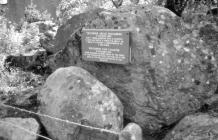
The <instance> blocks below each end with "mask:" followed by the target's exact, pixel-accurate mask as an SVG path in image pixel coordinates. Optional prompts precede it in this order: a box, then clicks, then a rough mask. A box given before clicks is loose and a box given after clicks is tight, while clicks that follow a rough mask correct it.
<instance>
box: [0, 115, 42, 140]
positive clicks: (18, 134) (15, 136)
mask: <svg viewBox="0 0 218 140" xmlns="http://www.w3.org/2000/svg"><path fill="white" fill-rule="evenodd" d="M20 128H23V129H26V130H28V131H31V132H33V133H35V134H37V133H38V132H39V124H38V123H37V121H36V120H35V119H33V118H25V119H22V118H5V119H0V139H1V138H3V140H36V139H37V136H36V135H33V134H31V133H28V132H26V131H24V130H22V129H20Z"/></svg>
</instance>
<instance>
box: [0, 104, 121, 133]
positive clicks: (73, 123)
mask: <svg viewBox="0 0 218 140" xmlns="http://www.w3.org/2000/svg"><path fill="white" fill-rule="evenodd" d="M0 105H1V106H4V107H6V108H11V109H15V110H19V111H21V112H26V113H29V114H34V115H37V116H40V117H45V118H50V119H53V120H56V121H60V122H64V123H68V124H72V125H76V126H80V127H83V128H88V129H91V130H97V131H100V132H106V133H110V134H114V135H119V134H120V133H119V132H116V131H112V130H108V129H102V128H98V127H93V126H88V125H83V124H80V123H76V122H72V121H68V120H63V119H60V118H56V117H52V116H49V115H45V114H41V113H35V112H32V111H29V110H26V109H21V108H18V107H14V106H10V105H6V104H4V103H0Z"/></svg>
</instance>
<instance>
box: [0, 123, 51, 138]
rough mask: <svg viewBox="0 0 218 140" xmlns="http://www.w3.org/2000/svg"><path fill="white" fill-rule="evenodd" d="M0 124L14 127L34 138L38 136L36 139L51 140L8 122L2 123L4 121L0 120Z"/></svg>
mask: <svg viewBox="0 0 218 140" xmlns="http://www.w3.org/2000/svg"><path fill="white" fill-rule="evenodd" d="M0 123H3V124H6V125H10V126H13V127H16V128H18V129H20V130H23V131H25V132H27V133H29V134H31V135H35V136H38V137H41V138H44V139H46V140H52V139H50V138H48V137H45V136H43V135H40V134H37V133H34V132H32V131H29V130H27V129H25V128H23V127H21V126H18V125H15V124H12V123H9V122H4V121H1V120H0Z"/></svg>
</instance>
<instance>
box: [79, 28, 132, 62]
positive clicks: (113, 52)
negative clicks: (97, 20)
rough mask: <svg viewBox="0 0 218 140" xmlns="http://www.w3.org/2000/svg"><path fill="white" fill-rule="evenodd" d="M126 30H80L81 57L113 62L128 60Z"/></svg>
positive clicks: (128, 50)
mask: <svg viewBox="0 0 218 140" xmlns="http://www.w3.org/2000/svg"><path fill="white" fill-rule="evenodd" d="M129 34H130V32H129V31H128V30H120V29H84V30H83V32H82V58H83V60H86V61H96V62H105V63H115V64H127V63H129V62H130V47H129Z"/></svg>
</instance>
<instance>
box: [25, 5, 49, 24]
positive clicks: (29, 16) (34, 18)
mask: <svg viewBox="0 0 218 140" xmlns="http://www.w3.org/2000/svg"><path fill="white" fill-rule="evenodd" d="M46 20H51V15H50V14H49V13H48V12H47V11H43V12H40V11H39V10H37V9H36V5H35V4H33V3H32V2H31V4H30V5H28V6H27V7H26V8H25V21H27V22H28V23H33V22H38V21H46Z"/></svg>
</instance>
